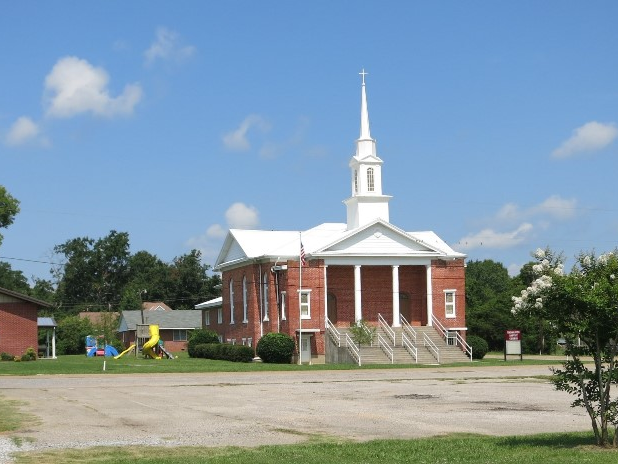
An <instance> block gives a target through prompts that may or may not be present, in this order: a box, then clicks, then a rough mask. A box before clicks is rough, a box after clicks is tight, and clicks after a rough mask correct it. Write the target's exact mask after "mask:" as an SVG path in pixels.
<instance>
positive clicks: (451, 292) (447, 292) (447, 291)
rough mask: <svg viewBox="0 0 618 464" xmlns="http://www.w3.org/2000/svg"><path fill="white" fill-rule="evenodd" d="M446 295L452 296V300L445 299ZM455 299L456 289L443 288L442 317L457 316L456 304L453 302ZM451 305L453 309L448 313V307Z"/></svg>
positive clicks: (451, 317) (453, 317)
mask: <svg viewBox="0 0 618 464" xmlns="http://www.w3.org/2000/svg"><path fill="white" fill-rule="evenodd" d="M447 295H452V296H453V301H452V302H448V301H447ZM456 301H457V290H455V289H453V288H448V289H445V290H444V317H446V318H447V319H455V318H456V317H457V306H456V304H455V302H456ZM451 306H452V308H453V310H452V314H449V310H448V308H449V307H451Z"/></svg>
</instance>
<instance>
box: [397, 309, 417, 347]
mask: <svg viewBox="0 0 618 464" xmlns="http://www.w3.org/2000/svg"><path fill="white" fill-rule="evenodd" d="M399 319H400V320H401V327H402V328H403V330H404V331H406V332H408V335H409V336H410V337H411V338H412V340H414V344H416V330H414V329H413V328H412V326H411V325H410V323H409V322H408V321H407V320H406V318H405V317H403V316H402V315H399Z"/></svg>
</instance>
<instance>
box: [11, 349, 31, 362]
mask: <svg viewBox="0 0 618 464" xmlns="http://www.w3.org/2000/svg"><path fill="white" fill-rule="evenodd" d="M14 359H15V361H17V360H18V359H19V361H36V351H34V348H28V349H27V350H26V352H25V353H24V354H22V355H21V357H20V356H15V358H14Z"/></svg>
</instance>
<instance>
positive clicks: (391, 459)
mask: <svg viewBox="0 0 618 464" xmlns="http://www.w3.org/2000/svg"><path fill="white" fill-rule="evenodd" d="M592 441H593V437H592V434H591V433H568V434H546V435H531V436H521V437H485V436H477V435H451V436H446V437H434V438H424V439H417V440H375V441H370V442H364V443H355V442H348V441H334V440H333V441H319V442H308V443H305V444H299V445H280V446H260V447H257V448H238V447H224V448H206V447H177V448H161V447H123V448H93V449H85V450H59V451H47V452H41V453H34V452H30V453H18V455H17V458H16V462H17V463H19V464H47V463H58V462H62V463H99V464H104V463H110V464H111V463H115V464H124V463H127V464H128V463H135V464H147V463H148V464H152V463H153V462H156V463H158V464H192V463H211V464H219V463H221V464H223V463H226V464H244V463H246V464H267V463H268V464H272V463H291V462H297V463H303V464H326V463H338V464H348V463H349V464H359V463H381V464H384V463H408V462H409V463H417V464H437V463H445V464H446V463H449V464H451V463H453V464H457V463H492V464H501V463H504V464H513V463H517V464H527V463H531V464H532V463H535V464H536V463H543V464H554V463H555V464H569V463H590V464H610V463H611V464H615V463H616V462H618V451H616V450H608V449H600V448H597V447H596V446H591V442H592Z"/></svg>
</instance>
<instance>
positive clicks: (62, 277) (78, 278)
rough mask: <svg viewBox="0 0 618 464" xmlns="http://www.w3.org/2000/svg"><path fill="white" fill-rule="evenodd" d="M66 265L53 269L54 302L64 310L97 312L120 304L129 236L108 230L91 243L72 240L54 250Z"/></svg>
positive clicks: (83, 238)
mask: <svg viewBox="0 0 618 464" xmlns="http://www.w3.org/2000/svg"><path fill="white" fill-rule="evenodd" d="M54 252H55V253H58V254H62V255H64V259H65V261H66V264H65V265H64V267H63V268H60V269H58V270H56V278H57V279H58V291H57V297H58V300H59V302H60V304H61V306H62V307H63V308H65V311H67V312H68V313H71V314H76V313H77V312H78V311H79V310H80V309H89V310H101V309H106V308H108V307H109V306H110V305H111V304H113V303H117V302H119V301H120V298H121V295H122V291H123V289H124V286H125V285H126V284H127V281H128V259H129V256H130V253H129V235H128V234H127V233H126V232H116V231H114V230H112V231H111V232H110V233H109V234H108V235H107V236H106V237H103V238H101V239H98V240H93V239H91V238H88V237H81V238H74V239H72V240H68V241H67V242H65V243H63V244H62V245H57V246H55V247H54Z"/></svg>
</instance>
